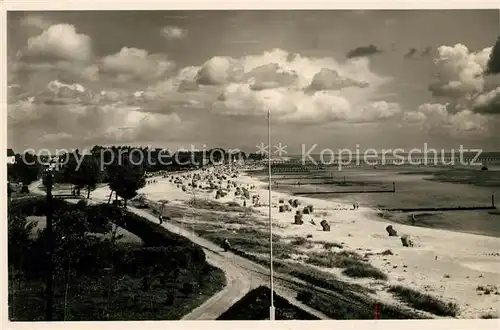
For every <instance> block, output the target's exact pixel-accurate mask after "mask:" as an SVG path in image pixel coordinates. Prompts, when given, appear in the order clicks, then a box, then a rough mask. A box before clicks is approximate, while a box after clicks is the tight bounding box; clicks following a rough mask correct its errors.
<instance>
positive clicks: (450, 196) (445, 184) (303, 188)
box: [273, 152, 500, 244]
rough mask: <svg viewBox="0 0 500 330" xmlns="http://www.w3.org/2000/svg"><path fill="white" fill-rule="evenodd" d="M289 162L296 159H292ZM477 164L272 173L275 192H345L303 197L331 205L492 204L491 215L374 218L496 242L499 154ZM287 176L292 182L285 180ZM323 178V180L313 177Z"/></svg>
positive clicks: (391, 214)
mask: <svg viewBox="0 0 500 330" xmlns="http://www.w3.org/2000/svg"><path fill="white" fill-rule="evenodd" d="M317 156H318V155H314V156H313V158H314V157H317ZM412 156H414V157H415V156H419V155H412ZM422 156H423V155H422ZM449 156H451V155H449ZM467 157H475V153H470V154H468V155H467V154H464V155H463V158H464V159H466V158H467ZM291 158H292V160H293V159H295V160H297V158H296V157H291ZM415 158H416V157H415ZM316 159H318V158H316ZM412 159H413V158H412ZM476 162H477V163H479V164H481V165H467V164H465V165H464V164H455V165H446V166H444V165H441V164H430V165H422V164H420V165H414V164H402V165H382V164H378V165H375V166H372V165H367V164H361V165H359V166H352V167H346V168H341V169H339V167H338V166H336V165H330V166H326V167H322V168H321V169H317V170H313V171H311V172H309V173H285V172H284V171H281V172H276V173H274V174H273V181H275V182H277V183H278V186H277V189H278V190H280V191H286V192H289V193H296V192H316V191H323V192H328V191H344V193H342V194H321V195H308V197H313V198H321V199H324V200H331V201H332V203H338V202H343V203H347V204H349V205H351V204H353V203H359V204H360V206H365V207H370V208H373V209H374V210H376V209H382V208H388V209H396V208H438V207H472V206H491V205H492V203H495V206H497V209H496V210H474V211H437V212H434V211H432V212H428V211H416V212H411V213H403V212H382V211H380V212H375V213H374V214H377V215H376V216H375V218H377V220H380V221H386V222H394V223H403V224H411V225H416V226H423V227H429V228H439V229H445V230H453V231H459V232H466V233H472V234H478V235H485V236H493V237H499V238H500V152H489V153H483V154H482V155H481V156H480V157H479V160H476ZM484 166H486V167H487V169H485V168H483V167H484ZM291 176H293V177H294V178H293V179H284V178H286V177H291ZM322 176H324V177H325V178H326V179H321V178H318V177H322ZM325 180H327V181H334V182H335V184H332V183H327V184H322V182H325ZM344 182H345V184H344ZM298 183H300V185H298ZM393 184H394V185H395V188H396V189H395V190H396V191H395V192H394V193H349V191H353V190H358V191H359V190H391V189H392V187H393ZM499 244H500V240H499Z"/></svg>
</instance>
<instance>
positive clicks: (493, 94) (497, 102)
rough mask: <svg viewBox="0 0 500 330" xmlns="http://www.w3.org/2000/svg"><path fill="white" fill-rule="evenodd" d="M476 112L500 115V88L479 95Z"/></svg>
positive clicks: (475, 102) (475, 104) (476, 101)
mask: <svg viewBox="0 0 500 330" xmlns="http://www.w3.org/2000/svg"><path fill="white" fill-rule="evenodd" d="M474 112H479V113H484V114H498V115H500V87H497V88H496V89H494V90H491V91H489V92H487V93H484V94H482V95H479V96H478V97H477V98H476V99H475V100H474Z"/></svg>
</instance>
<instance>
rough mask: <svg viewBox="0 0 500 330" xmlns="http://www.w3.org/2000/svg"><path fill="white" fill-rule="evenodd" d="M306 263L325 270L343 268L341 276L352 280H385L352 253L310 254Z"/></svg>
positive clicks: (382, 274)
mask: <svg viewBox="0 0 500 330" xmlns="http://www.w3.org/2000/svg"><path fill="white" fill-rule="evenodd" d="M306 262H307V263H310V264H312V265H315V266H320V267H325V268H345V269H344V270H343V271H342V274H344V275H346V276H349V277H353V278H373V279H377V280H387V275H386V274H384V273H383V272H382V271H381V270H380V269H378V268H376V267H374V266H372V265H370V264H369V263H367V262H364V261H363V258H362V257H361V256H360V255H359V254H357V253H355V252H352V251H340V252H332V251H327V252H323V253H312V254H310V255H309V256H308V259H306Z"/></svg>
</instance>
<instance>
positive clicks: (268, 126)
mask: <svg viewBox="0 0 500 330" xmlns="http://www.w3.org/2000/svg"><path fill="white" fill-rule="evenodd" d="M267 135H268V154H267V155H268V158H267V164H268V171H269V262H270V267H269V270H270V287H271V306H270V308H269V320H271V321H274V318H275V310H274V283H273V221H272V204H271V188H272V179H271V151H272V147H271V111H270V110H269V109H268V110H267Z"/></svg>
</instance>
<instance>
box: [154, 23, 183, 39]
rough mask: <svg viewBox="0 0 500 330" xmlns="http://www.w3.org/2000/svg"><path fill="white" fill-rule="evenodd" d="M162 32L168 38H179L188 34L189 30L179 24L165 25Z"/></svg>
mask: <svg viewBox="0 0 500 330" xmlns="http://www.w3.org/2000/svg"><path fill="white" fill-rule="evenodd" d="M160 34H161V36H162V37H164V38H165V39H167V40H179V39H184V38H185V37H186V36H187V30H186V29H182V28H180V27H177V26H165V27H163V28H162V29H161V31H160Z"/></svg>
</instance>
